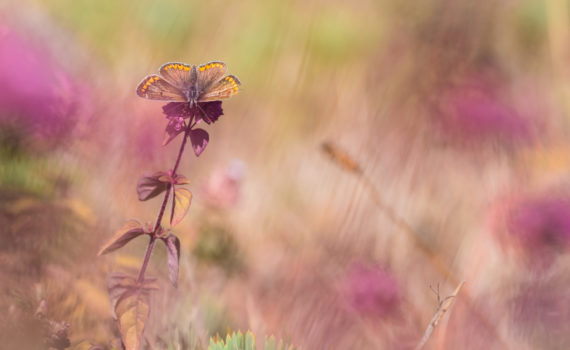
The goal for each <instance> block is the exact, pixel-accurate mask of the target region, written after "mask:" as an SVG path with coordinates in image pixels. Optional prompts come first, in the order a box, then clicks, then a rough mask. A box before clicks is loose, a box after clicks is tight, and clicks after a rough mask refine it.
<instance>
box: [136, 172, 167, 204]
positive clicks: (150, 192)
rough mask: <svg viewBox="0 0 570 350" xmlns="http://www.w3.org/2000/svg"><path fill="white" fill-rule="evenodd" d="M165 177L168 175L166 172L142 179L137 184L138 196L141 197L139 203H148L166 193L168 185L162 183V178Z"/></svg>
mask: <svg viewBox="0 0 570 350" xmlns="http://www.w3.org/2000/svg"><path fill="white" fill-rule="evenodd" d="M165 175H168V174H167V173H164V172H158V173H155V174H153V175H151V176H143V177H141V178H140V179H139V182H138V183H137V194H138V195H139V201H146V200H148V199H151V198H154V197H156V196H158V195H159V194H161V193H162V192H164V191H166V188H167V187H168V183H166V182H164V181H161V177H163V176H165Z"/></svg>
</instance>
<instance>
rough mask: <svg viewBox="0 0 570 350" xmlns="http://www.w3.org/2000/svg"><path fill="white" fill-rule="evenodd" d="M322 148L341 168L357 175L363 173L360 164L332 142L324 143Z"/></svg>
mask: <svg viewBox="0 0 570 350" xmlns="http://www.w3.org/2000/svg"><path fill="white" fill-rule="evenodd" d="M321 148H322V150H323V152H325V153H326V154H327V155H329V157H330V158H331V159H332V161H333V162H335V163H336V164H337V165H339V166H340V167H341V168H343V169H345V170H348V171H350V172H351V173H355V174H361V173H362V169H361V168H360V164H358V162H357V161H356V160H355V159H354V158H352V157H351V156H350V155H349V154H348V153H347V152H346V151H345V150H343V149H342V148H340V147H338V146H337V145H335V144H333V143H332V142H330V141H326V142H323V143H322V145H321Z"/></svg>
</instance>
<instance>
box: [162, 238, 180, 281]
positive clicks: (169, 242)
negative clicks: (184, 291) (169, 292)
mask: <svg viewBox="0 0 570 350" xmlns="http://www.w3.org/2000/svg"><path fill="white" fill-rule="evenodd" d="M162 241H163V242H164V244H166V250H167V252H168V278H169V279H170V283H172V285H173V286H174V287H178V267H179V261H180V240H179V239H178V237H176V236H175V235H174V234H172V233H171V234H169V235H168V236H166V237H164V238H162Z"/></svg>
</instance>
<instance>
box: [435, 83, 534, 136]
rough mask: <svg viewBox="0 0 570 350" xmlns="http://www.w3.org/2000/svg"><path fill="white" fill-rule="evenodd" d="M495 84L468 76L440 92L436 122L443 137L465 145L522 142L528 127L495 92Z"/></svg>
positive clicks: (528, 122)
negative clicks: (491, 142)
mask: <svg viewBox="0 0 570 350" xmlns="http://www.w3.org/2000/svg"><path fill="white" fill-rule="evenodd" d="M497 85H498V84H497V83H494V82H492V80H491V79H486V78H484V77H478V76H471V77H467V78H466V79H465V80H464V81H463V82H461V83H459V84H456V85H455V86H453V87H452V88H449V89H447V90H445V91H443V92H442V94H441V96H440V97H439V104H438V106H439V107H438V122H439V125H440V127H441V128H442V132H443V133H444V135H445V136H446V137H447V138H450V139H452V140H454V141H456V142H462V143H466V144H480V143H484V142H490V141H493V142H497V143H499V144H503V145H512V144H519V143H526V142H528V141H530V140H531V138H532V136H533V135H532V125H531V123H530V120H529V119H528V118H525V117H523V116H522V115H521V114H520V113H518V112H517V111H516V109H515V108H513V106H511V105H509V103H507V102H506V101H505V99H504V98H502V97H501V95H500V93H499V88H498V86H497Z"/></svg>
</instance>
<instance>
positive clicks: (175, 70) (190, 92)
mask: <svg viewBox="0 0 570 350" xmlns="http://www.w3.org/2000/svg"><path fill="white" fill-rule="evenodd" d="M226 71H227V67H226V64H225V63H224V62H219V61H214V62H208V63H205V64H202V65H200V66H196V65H188V64H186V63H177V62H170V63H165V64H163V65H162V66H161V67H160V69H159V75H156V74H153V75H149V76H147V77H145V78H144V79H143V80H142V81H141V82H140V84H139V86H138V87H137V95H139V96H140V97H143V98H147V99H150V100H163V101H177V102H188V103H190V107H194V106H198V102H210V101H219V100H222V99H226V98H229V97H232V96H233V95H235V94H237V93H238V91H239V86H240V84H241V83H240V81H239V80H238V78H237V77H236V76H234V75H226V76H224V75H225V74H226Z"/></svg>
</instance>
